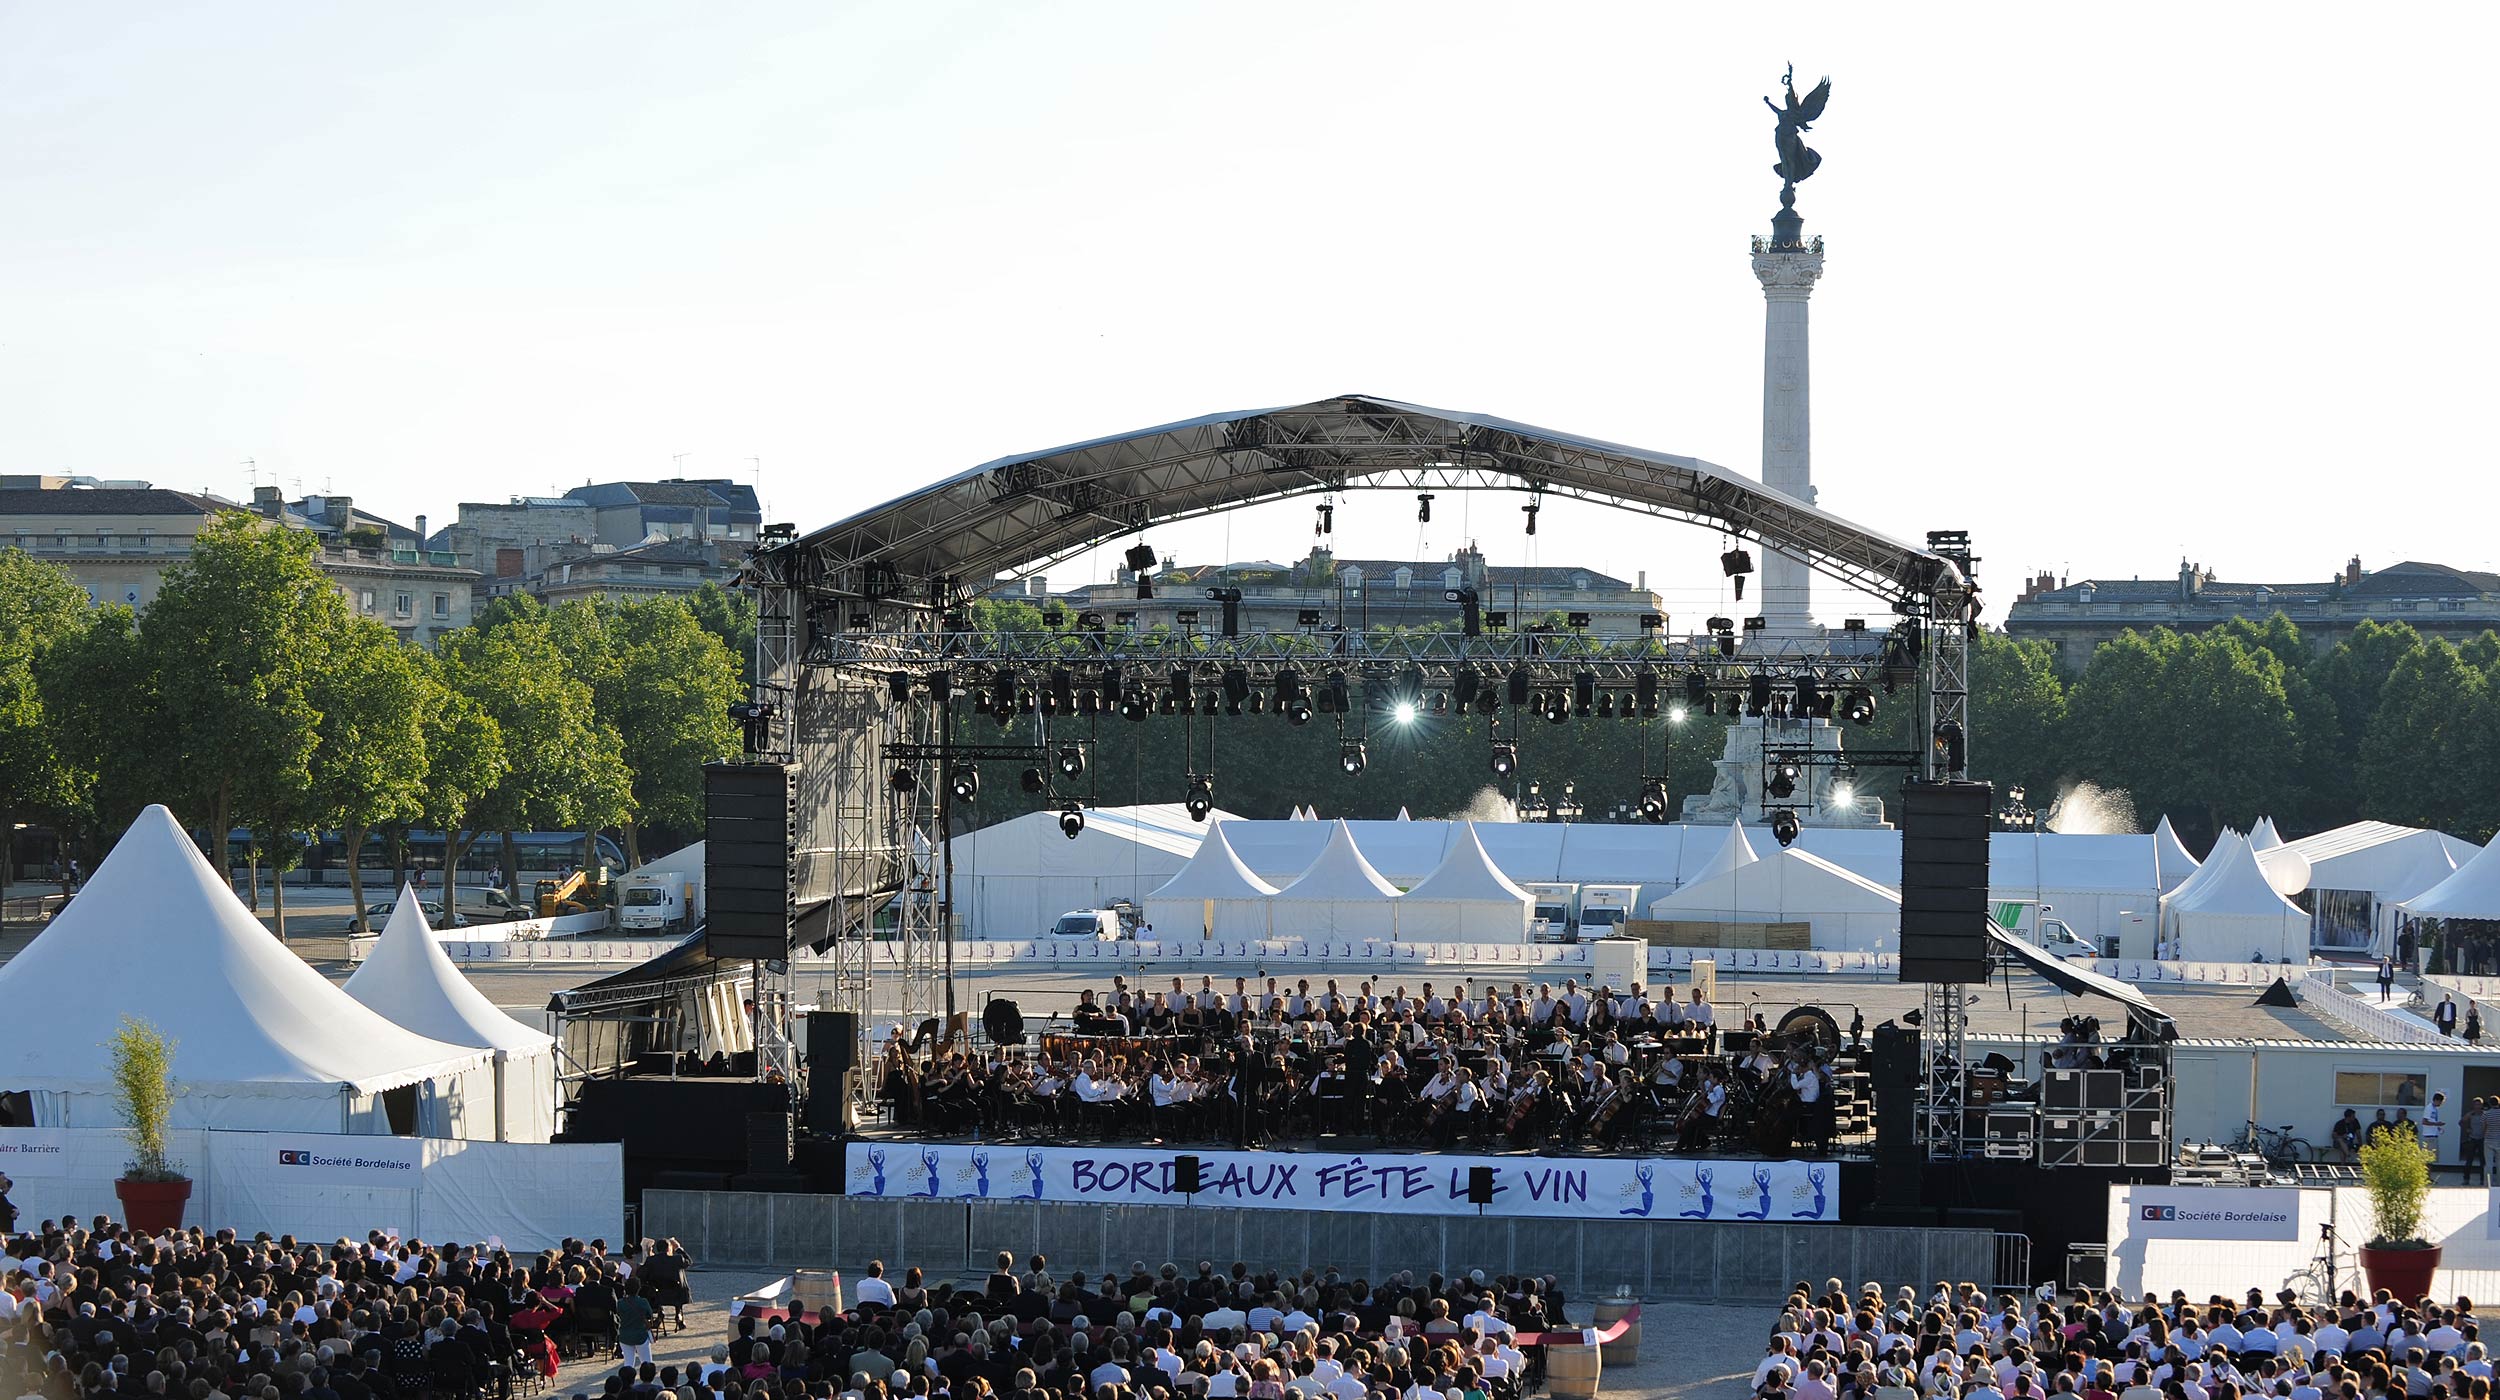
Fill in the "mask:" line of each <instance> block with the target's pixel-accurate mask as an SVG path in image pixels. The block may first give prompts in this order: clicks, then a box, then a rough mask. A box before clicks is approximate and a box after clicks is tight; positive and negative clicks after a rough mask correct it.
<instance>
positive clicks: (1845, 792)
mask: <svg viewBox="0 0 2500 1400" xmlns="http://www.w3.org/2000/svg"><path fill="white" fill-rule="evenodd" d="M1857 796H1858V788H1857V784H1855V783H1834V784H1832V805H1834V806H1836V807H1846V806H1848V805H1849V804H1850V803H1852V802H1854V801H1856V800H1857Z"/></svg>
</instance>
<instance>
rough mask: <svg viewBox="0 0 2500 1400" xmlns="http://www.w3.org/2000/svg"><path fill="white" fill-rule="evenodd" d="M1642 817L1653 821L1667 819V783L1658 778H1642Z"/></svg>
mask: <svg viewBox="0 0 2500 1400" xmlns="http://www.w3.org/2000/svg"><path fill="white" fill-rule="evenodd" d="M1641 819H1642V820H1643V821H1652V822H1662V821H1665V820H1666V819H1667V785H1666V784H1665V783H1664V782H1661V781H1660V780H1658V779H1656V778H1643V779H1641Z"/></svg>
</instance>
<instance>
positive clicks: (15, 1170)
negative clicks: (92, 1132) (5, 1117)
mask: <svg viewBox="0 0 2500 1400" xmlns="http://www.w3.org/2000/svg"><path fill="white" fill-rule="evenodd" d="M69 1169H70V1151H69V1130H68V1129H66V1128H0V1172H6V1173H8V1174H9V1175H10V1176H12V1177H19V1176H23V1177H54V1176H66V1175H68V1174H69Z"/></svg>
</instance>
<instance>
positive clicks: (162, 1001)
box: [0, 807, 494, 1137]
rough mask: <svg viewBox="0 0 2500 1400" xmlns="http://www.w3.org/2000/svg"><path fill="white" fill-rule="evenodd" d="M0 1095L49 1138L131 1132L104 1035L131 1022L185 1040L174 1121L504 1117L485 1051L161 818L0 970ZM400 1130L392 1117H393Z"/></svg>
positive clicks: (354, 1128)
mask: <svg viewBox="0 0 2500 1400" xmlns="http://www.w3.org/2000/svg"><path fill="white" fill-rule="evenodd" d="M0 1001H5V1004H6V1005H8V1006H9V1007H11V1008H12V1014H11V1022H10V1029H11V1035H10V1037H9V1044H10V1048H9V1049H8V1051H7V1052H5V1053H0V1091H7V1090H24V1091H26V1092H28V1093H30V1094H31V1095H32V1096H33V1100H34V1109H35V1121H36V1123H37V1125H39V1126H44V1127H78V1128H85V1127H99V1128H110V1127H115V1126H118V1124H119V1122H120V1117H119V1111H118V1109H117V1107H116V1105H117V1103H118V1099H117V1097H116V1096H115V1094H114V1093H113V1088H112V1069H111V1061H110V1056H109V1052H108V1051H107V1050H106V1048H105V1042H107V1041H108V1040H110V1039H111V1038H112V1037H113V1034H114V1032H115V1031H117V1030H118V1029H119V1028H120V1026H121V1022H122V1018H123V1017H125V1016H129V1017H134V1018H136V1019H139V1020H142V1021H145V1022H147V1023H148V1024H150V1025H152V1026H154V1027H155V1028H156V1029H157V1030H158V1031H159V1032H161V1033H163V1034H164V1036H165V1037H166V1038H167V1039H169V1040H171V1041H173V1042H174V1054H173V1077H174V1082H175V1092H174V1125H175V1126H176V1127H182V1128H239V1129H261V1130H299V1131H308V1132H350V1133H386V1132H391V1131H394V1129H395V1128H396V1129H397V1130H398V1131H401V1132H403V1133H409V1132H413V1133H417V1134H420V1135H423V1136H427V1137H457V1136H459V1135H460V1133H459V1127H460V1125H462V1124H464V1123H476V1122H481V1121H483V1122H491V1121H492V1120H493V1112H494V1109H493V1101H492V1098H491V1095H492V1094H493V1092H494V1084H493V1079H494V1075H493V1068H492V1065H491V1063H490V1057H489V1056H488V1054H487V1053H486V1052H485V1051H483V1050H480V1049H477V1048H476V1047H473V1046H463V1045H451V1044H446V1043H444V1042H442V1041H439V1040H434V1039H430V1038H428V1037H425V1036H421V1035H418V1034H416V1033H415V1032H413V1031H409V1030H405V1029H403V1028H401V1027H399V1026H396V1025H393V1024H392V1023H391V1022H389V1021H387V1020H385V1019H383V1018H382V1017H381V1016H380V1015H377V1014H376V1013H374V1012H373V1011H371V1010H369V1009H367V1008H366V1007H365V1006H364V1004H363V1003H361V1002H358V1001H356V1000H355V999H354V998H352V997H350V996H348V995H347V994H346V993H345V992H342V991H340V990H339V989H338V988H337V987H335V986H333V985H331V983H330V981H329V979H327V978H325V977H323V976H322V975H321V974H320V973H318V972H315V971H313V970H312V968H310V967H309V966H307V965H306V964H305V962H304V960H303V959H301V958H299V957H297V956H296V955H295V954H294V953H293V952H290V951H289V950H288V949H287V948H286V947H285V946H284V945H282V944H280V943H279V942H278V940H277V939H276V938H275V937H274V936H272V935H271V933H270V932H269V930H268V929H266V928H263V927H262V926H261V923H260V921H259V920H258V919H255V918H253V917H252V915H251V913H250V912H249V911H247V910H246V909H244V907H243V903H242V901H241V900H239V899H237V898H235V895H234V891H233V890H232V889H230V888H228V887H227V885H226V883H225V882H224V881H223V880H221V879H219V878H218V876H217V872H216V871H214V870H212V869H211V868H209V864H208V861H207V860H206V859H205V858H203V857H202V856H201V855H200V852H199V848H198V847H196V846H194V845H193V844H192V843H191V839H190V838H189V837H188V836H186V835H184V834H183V832H182V828H181V827H180V826H179V825H178V824H176V822H175V821H174V817H173V814H172V813H171V812H168V811H166V810H165V809H164V808H163V807H150V808H148V809H147V810H146V811H145V812H142V813H140V814H139V819H138V820H137V821H136V822H133V823H132V824H131V827H130V830H128V831H127V832H124V833H123V834H122V839H121V841H120V842H119V843H118V844H116V845H115V846H114V847H113V852H112V854H111V855H109V856H106V857H105V858H104V861H103V863H102V864H100V865H98V866H97V867H96V871H95V875H94V876H93V878H91V879H90V880H89V881H88V882H87V887H86V888H85V889H83V890H81V891H80V892H79V895H78V898H77V899H76V900H74V901H72V902H71V904H70V906H69V908H68V909H67V910H65V911H63V912H62V914H61V916H60V917H59V918H57V919H55V920H53V922H52V925H51V927H49V928H46V929H45V930H44V931H43V932H42V933H41V934H38V935H37V936H36V938H35V941H34V942H33V943H31V944H29V945H27V947H26V950H25V951H24V952H21V953H19V954H18V955H17V956H16V957H14V958H11V959H10V960H9V962H8V963H7V965H6V966H0ZM394 1117H397V1118H398V1119H399V1120H400V1121H399V1122H398V1123H396V1124H394V1123H393V1121H392V1120H393V1118H394Z"/></svg>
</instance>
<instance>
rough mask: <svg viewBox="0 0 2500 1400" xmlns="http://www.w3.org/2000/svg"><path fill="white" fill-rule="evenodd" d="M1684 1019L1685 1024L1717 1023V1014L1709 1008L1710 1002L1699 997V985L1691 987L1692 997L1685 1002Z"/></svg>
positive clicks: (1707, 1024)
mask: <svg viewBox="0 0 2500 1400" xmlns="http://www.w3.org/2000/svg"><path fill="white" fill-rule="evenodd" d="M1684 1020H1685V1022H1686V1024H1688V1025H1695V1026H1709V1025H1715V1024H1717V1023H1718V1014H1717V1013H1716V1012H1714V1011H1712V1010H1711V1009H1710V1003H1708V1002H1706V1001H1703V1000H1702V999H1701V988H1699V987H1695V988H1693V999H1692V1000H1691V1001H1690V1002H1688V1003H1686V1004H1685V1007H1684Z"/></svg>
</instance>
